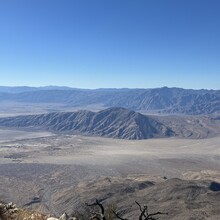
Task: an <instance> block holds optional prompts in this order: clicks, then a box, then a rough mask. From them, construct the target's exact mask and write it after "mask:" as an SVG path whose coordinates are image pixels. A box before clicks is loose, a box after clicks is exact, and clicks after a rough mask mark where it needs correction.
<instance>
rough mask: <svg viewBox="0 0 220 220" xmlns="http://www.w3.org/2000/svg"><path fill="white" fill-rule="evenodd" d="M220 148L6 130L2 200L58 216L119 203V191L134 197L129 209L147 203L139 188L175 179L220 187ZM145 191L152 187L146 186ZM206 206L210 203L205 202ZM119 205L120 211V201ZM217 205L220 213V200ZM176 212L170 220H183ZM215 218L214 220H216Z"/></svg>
mask: <svg viewBox="0 0 220 220" xmlns="http://www.w3.org/2000/svg"><path fill="white" fill-rule="evenodd" d="M219 143H220V137H214V138H208V139H196V140H195V139H194V140H193V139H178V138H161V139H149V140H139V141H132V140H120V139H111V138H101V137H89V136H80V135H68V134H66V135H65V134H53V133H50V132H42V131H30V130H15V129H13V130H12V129H1V130H0V182H1V184H0V197H1V199H3V200H5V201H13V202H15V203H17V204H18V205H19V206H24V207H27V208H34V209H37V210H40V211H41V212H45V213H47V212H50V213H53V214H55V215H59V214H60V213H62V212H63V211H70V210H71V209H73V207H74V208H77V207H80V203H84V202H87V201H91V200H92V199H94V198H96V197H99V196H101V197H102V199H103V198H105V199H107V198H110V201H114V199H116V200H118V199H119V200H120V197H119V195H118V194H117V192H116V191H117V190H119V189H120V190H119V191H120V193H119V194H120V195H121V198H123V196H124V197H125V198H127V197H129V199H127V203H128V205H130V203H131V202H134V199H135V198H137V199H139V200H141V201H144V198H142V197H143V196H142V197H141V196H140V195H139V196H138V193H139V194H140V192H139V191H140V190H139V191H136V185H135V184H136V183H138V184H147V183H148V184H150V185H151V184H155V183H158V184H166V182H167V181H169V180H173V181H174V182H175V181H177V182H178V181H179V180H178V179H176V178H180V179H181V181H199V182H198V185H199V186H200V185H201V184H202V186H204V185H207V184H209V183H211V182H212V181H215V182H220V147H219ZM207 180H208V181H209V183H207V182H206V181H207ZM109 183H111V187H113V188H112V190H113V189H114V187H115V188H116V189H117V190H116V191H114V190H113V192H110V188H109V187H107V185H108V184H109ZM106 184H107V185H106ZM187 184H188V182H187ZM192 184H194V183H192ZM170 185H172V183H171V184H169V187H170ZM174 185H177V186H178V184H177V183H175V184H174ZM138 186H139V185H138ZM196 186H197V185H196ZM202 186H200V187H202ZM106 187H107V188H106ZM132 187H133V188H132ZM161 187H162V188H164V189H165V188H166V186H161ZM145 188H148V187H147V186H144V185H143V189H144V190H145ZM158 189H159V187H158ZM123 190H125V191H123ZM129 190H130V191H129ZM193 190H194V188H193ZM168 191H169V190H167V192H168ZM171 191H172V190H171ZM85 192H87V193H85ZM121 192H124V193H125V194H123V193H121ZM111 193H113V194H111ZM129 193H130V194H129ZM142 193H143V192H142ZM146 193H147V192H146ZM211 193H212V192H211ZM217 193H218V194H219V192H217ZM149 195H150V192H149ZM212 196H216V195H215V194H213V195H212ZM116 197H117V198H116ZM153 197H154V196H153ZM216 198H217V197H216ZM218 198H219V195H218ZM153 199H155V198H149V204H151V203H152V206H151V207H152V210H154V209H155V205H154V203H155V201H154V203H153V201H151V200H153ZM173 201H175V199H174V200H173ZM121 202H123V201H121ZM166 202H167V201H166ZM201 202H203V203H204V202H205V201H203V200H202V199H201ZM117 203H118V204H119V207H120V204H121V203H120V201H117ZM214 203H215V205H216V207H219V205H220V200H219V199H218V202H217V203H216V201H214ZM163 204H164V203H163ZM169 206H170V204H169ZM206 208H207V209H209V208H208V207H206ZM161 209H163V206H161ZM164 209H165V207H164ZM167 209H169V208H167ZM177 209H178V207H177ZM162 211H163V210H162ZM196 211H198V210H196ZM210 211H212V210H210ZM176 212H178V210H176V211H175V208H174V213H171V217H172V216H173V218H171V219H178V218H179V219H184V218H181V217H180V216H181V215H179V214H178V216H179V217H176V218H175V213H176ZM215 212H216V210H215ZM131 213H132V212H131ZM194 214H195V213H194V212H193V211H192V213H191V214H190V217H192V219H193V215H194ZM218 214H220V213H216V215H218ZM182 215H183V216H184V211H183V214H182ZM195 215H196V216H199V215H198V213H197V214H195ZM207 215H208V214H207ZM216 215H215V214H214V215H213V216H214V218H213V219H217V217H216ZM128 217H129V216H128ZM161 219H166V218H165V217H164V218H163V217H162V218H161ZM186 219H191V218H186ZM195 219H200V218H195ZM201 219H204V218H202V217H201ZM207 219H212V218H207Z"/></svg>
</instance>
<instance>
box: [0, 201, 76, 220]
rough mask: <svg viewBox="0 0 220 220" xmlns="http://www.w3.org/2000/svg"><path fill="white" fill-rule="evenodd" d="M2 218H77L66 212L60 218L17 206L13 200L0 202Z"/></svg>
mask: <svg viewBox="0 0 220 220" xmlns="http://www.w3.org/2000/svg"><path fill="white" fill-rule="evenodd" d="M0 220H77V218H75V217H70V216H68V215H67V214H66V213H64V214H63V215H62V216H60V218H55V217H51V216H49V215H44V214H41V213H38V212H34V211H28V210H25V209H21V208H18V207H16V205H15V204H13V203H12V202H10V203H4V202H0Z"/></svg>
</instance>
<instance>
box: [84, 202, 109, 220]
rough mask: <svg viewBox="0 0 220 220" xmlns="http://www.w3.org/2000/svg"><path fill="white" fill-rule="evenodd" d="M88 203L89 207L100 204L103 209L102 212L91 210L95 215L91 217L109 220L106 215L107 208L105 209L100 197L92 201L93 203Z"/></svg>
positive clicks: (98, 219)
mask: <svg viewBox="0 0 220 220" xmlns="http://www.w3.org/2000/svg"><path fill="white" fill-rule="evenodd" d="M86 205H87V206H88V207H93V206H98V207H99V208H100V210H101V213H97V212H94V211H90V212H91V214H93V216H92V217H91V218H90V219H97V220H107V219H106V217H105V209H104V207H103V205H102V204H101V203H100V202H99V200H98V199H96V201H95V202H94V203H92V204H88V203H86Z"/></svg>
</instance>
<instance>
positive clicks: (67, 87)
mask: <svg viewBox="0 0 220 220" xmlns="http://www.w3.org/2000/svg"><path fill="white" fill-rule="evenodd" d="M1 87H5V88H22V87H26V88H53V87H54V88H56V87H57V88H60V89H62V88H63V89H65V88H66V89H82V90H99V89H161V88H168V89H174V88H176V89H186V90H187V89H189V90H190V89H191V90H220V89H212V88H186V87H185V88H184V87H176V86H171V87H169V86H161V87H145V88H144V87H100V88H99V87H97V88H81V87H71V86H66V85H40V86H34V85H16V86H14V85H0V88H1Z"/></svg>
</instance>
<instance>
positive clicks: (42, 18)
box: [0, 0, 220, 89]
mask: <svg viewBox="0 0 220 220" xmlns="http://www.w3.org/2000/svg"><path fill="white" fill-rule="evenodd" d="M0 85H12V86H15V85H16V86H18V85H29V86H43V85H63V86H71V87H78V88H100V87H102V88H105V87H108V88H110V87H111V88H113V87H115V88H121V87H130V88H153V87H162V86H169V87H183V88H209V89H211V88H212V89H220V0H132V1H131V0H0Z"/></svg>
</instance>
